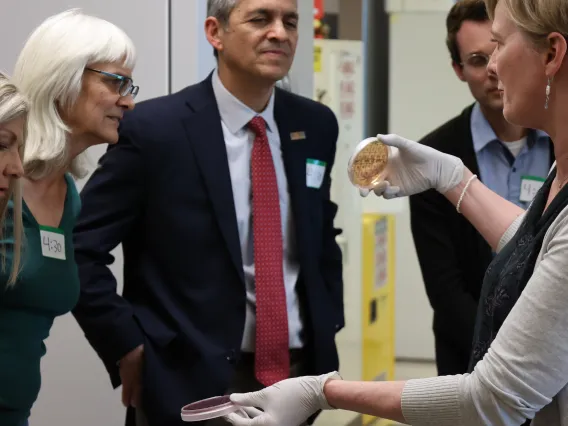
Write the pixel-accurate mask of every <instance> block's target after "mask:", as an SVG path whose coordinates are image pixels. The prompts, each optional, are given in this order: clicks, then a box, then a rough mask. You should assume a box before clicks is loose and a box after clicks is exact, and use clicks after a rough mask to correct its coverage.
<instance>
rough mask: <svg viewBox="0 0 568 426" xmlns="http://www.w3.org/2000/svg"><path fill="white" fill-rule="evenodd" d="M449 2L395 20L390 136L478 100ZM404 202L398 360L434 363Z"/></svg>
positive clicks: (427, 125) (434, 122)
mask: <svg viewBox="0 0 568 426" xmlns="http://www.w3.org/2000/svg"><path fill="white" fill-rule="evenodd" d="M406 1H408V0H406ZM449 3H450V1H449V0H447V1H445V3H444V4H442V6H443V7H441V6H440V5H441V2H437V0H433V2H432V4H433V6H432V7H438V10H440V11H438V12H435V11H434V12H413V11H411V9H407V11H406V12H403V13H394V14H392V15H391V33H390V37H391V38H390V60H389V62H390V92H389V97H390V104H389V114H390V117H389V132H392V133H397V134H400V135H402V136H405V137H407V138H410V139H414V140H418V139H420V138H421V137H422V136H424V135H426V134H427V133H428V132H430V131H431V130H433V129H435V128H436V127H438V126H439V125H441V124H442V123H444V122H445V121H447V120H448V119H449V118H451V117H453V116H455V115H457V114H458V113H459V112H461V110H462V109H463V108H464V107H465V106H466V105H467V104H469V103H471V102H472V101H473V98H472V97H471V94H470V92H469V90H468V89H467V86H466V85H465V83H462V82H461V81H459V80H458V79H457V77H456V76H455V74H454V72H453V70H452V68H451V66H450V60H449V54H448V51H447V49H446V46H445V37H446V30H445V19H446V13H447V12H446V11H447V10H448V9H449V6H448V4H449ZM424 4H425V3H424ZM424 4H423V3H420V5H421V7H422V8H424V7H425V6H424ZM446 6H447V7H446ZM408 10H410V11H408ZM456 143H460V141H456ZM399 201H400V200H399ZM403 203H404V206H403V208H402V211H401V213H399V215H398V216H397V241H396V244H397V248H396V255H397V268H396V282H397V289H396V291H397V294H396V300H397V302H396V355H397V357H399V358H400V357H402V358H422V359H434V337H433V334H432V309H431V308H430V304H429V302H428V299H427V298H426V292H425V291H424V283H423V281H422V276H421V274H420V268H419V266H418V260H417V257H416V251H415V249H414V243H413V241H412V235H411V232H410V214H409V209H408V202H407V200H404V201H403ZM385 204H386V203H385Z"/></svg>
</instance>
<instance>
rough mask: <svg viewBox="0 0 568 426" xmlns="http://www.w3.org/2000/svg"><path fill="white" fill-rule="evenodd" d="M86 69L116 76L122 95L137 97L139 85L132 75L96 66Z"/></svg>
mask: <svg viewBox="0 0 568 426" xmlns="http://www.w3.org/2000/svg"><path fill="white" fill-rule="evenodd" d="M85 69H86V70H89V71H93V72H98V73H99V74H102V75H105V76H107V77H111V78H114V79H115V80H116V81H117V82H120V84H119V86H118V93H119V94H120V96H128V95H131V96H132V98H133V99H134V98H136V95H137V94H138V89H139V87H138V86H135V85H134V81H133V80H132V79H131V78H130V77H125V76H123V75H119V74H113V73H111V72H106V71H101V70H97V69H94V68H85Z"/></svg>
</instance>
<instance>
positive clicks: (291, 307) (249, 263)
mask: <svg viewBox="0 0 568 426" xmlns="http://www.w3.org/2000/svg"><path fill="white" fill-rule="evenodd" d="M212 83H213V92H214V93H215V98H216V100H217V105H218V106H219V113H220V115H221V126H222V128H223V135H224V138H225V146H226V148H227V158H228V160H229V172H230V174H231V185H232V188H233V197H234V201H235V211H236V213H237V225H238V230H239V240H240V244H241V253H242V260H243V268H244V275H245V284H246V292H247V312H246V322H245V332H244V336H243V342H242V350H243V351H246V352H254V350H255V331H256V318H255V317H256V315H255V312H256V297H255V279H254V249H253V237H252V232H253V231H252V215H251V211H252V203H251V200H252V193H251V173H250V161H251V152H252V145H253V142H254V138H255V135H254V133H253V132H252V131H251V130H250V129H249V128H248V127H247V124H248V123H249V122H250V121H251V120H252V119H253V118H254V117H255V116H257V115H260V116H261V117H262V118H264V121H265V122H266V133H267V136H268V143H269V145H270V151H271V152H272V159H273V161H274V168H275V171H276V180H277V183H278V195H279V199H280V216H281V218H282V236H283V242H284V247H283V249H284V250H283V259H282V266H283V272H284V286H285V289H286V304H287V308H288V330H289V334H290V348H300V347H302V345H303V342H302V339H301V332H302V322H301V318H300V305H299V300H298V295H297V293H296V282H297V281H298V274H299V271H300V263H299V261H298V258H297V252H296V241H295V236H294V224H293V217H292V210H291V205H290V194H289V193H288V181H287V179H286V173H285V170H284V161H283V159H282V151H281V149H280V135H279V133H278V127H277V126H276V121H275V120H274V92H273V93H272V96H271V97H270V101H269V103H268V106H267V107H266V109H265V110H264V111H262V112H261V113H260V114H257V113H256V112H255V111H254V110H252V109H251V108H249V107H248V106H246V105H245V104H243V103H242V102H241V101H239V100H238V99H237V98H236V97H235V96H233V95H232V94H231V93H230V92H229V91H228V90H227V89H226V88H225V87H224V86H223V83H222V82H221V80H220V79H219V76H218V74H217V70H215V71H214V72H213V78H212Z"/></svg>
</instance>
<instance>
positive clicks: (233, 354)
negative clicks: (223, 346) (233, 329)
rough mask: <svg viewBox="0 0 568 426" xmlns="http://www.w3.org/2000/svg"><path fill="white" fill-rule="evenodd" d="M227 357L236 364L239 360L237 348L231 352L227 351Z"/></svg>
mask: <svg viewBox="0 0 568 426" xmlns="http://www.w3.org/2000/svg"><path fill="white" fill-rule="evenodd" d="M225 358H226V360H227V361H228V362H230V363H231V364H234V363H235V362H236V361H237V357H236V352H235V350H234V349H231V350H230V351H229V352H227V356H226V357H225Z"/></svg>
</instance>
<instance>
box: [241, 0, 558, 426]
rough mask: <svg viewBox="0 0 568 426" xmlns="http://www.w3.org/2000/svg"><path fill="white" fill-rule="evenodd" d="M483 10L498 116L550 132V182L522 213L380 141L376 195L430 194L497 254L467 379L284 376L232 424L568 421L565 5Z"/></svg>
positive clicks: (441, 166)
mask: <svg viewBox="0 0 568 426" xmlns="http://www.w3.org/2000/svg"><path fill="white" fill-rule="evenodd" d="M485 3H486V5H487V9H488V12H489V15H490V16H492V17H493V18H494V19H493V28H492V33H493V38H494V39H495V42H496V46H497V47H496V49H495V51H494V53H493V54H492V56H491V62H490V64H489V72H491V73H493V74H495V75H496V77H497V78H498V80H499V90H500V91H501V92H502V94H503V100H504V110H503V113H504V116H505V118H506V119H507V120H508V121H510V122H511V123H514V124H516V125H518V126H521V127H525V128H536V129H542V130H544V131H545V132H546V133H548V134H549V135H550V136H551V139H552V140H553V143H554V153H555V158H556V164H555V166H554V167H553V169H552V170H551V172H550V174H549V176H548V179H547V180H546V181H545V182H544V183H543V184H542V186H541V187H540V189H539V190H538V192H537V194H536V196H535V198H534V200H533V202H532V204H531V206H530V207H529V209H528V210H527V211H523V210H522V209H521V208H519V207H517V206H515V205H514V204H513V203H510V202H509V201H507V200H505V199H503V198H501V197H499V196H498V195H497V194H495V193H494V192H492V191H491V190H489V189H488V188H487V187H485V186H484V185H483V184H482V183H481V182H480V181H479V180H477V179H476V176H475V175H472V173H471V172H470V171H469V170H467V169H466V168H465V167H464V165H463V163H462V162H461V160H459V159H458V158H456V157H452V156H450V155H446V154H443V153H441V152H439V151H436V150H434V149H432V148H430V147H427V146H422V145H420V144H417V143H416V142H413V141H409V140H406V139H403V138H401V137H399V136H396V135H387V136H385V137H384V140H385V142H386V143H387V144H389V145H391V146H394V147H395V154H394V156H393V158H392V163H391V164H390V165H389V171H388V173H387V174H388V177H387V180H388V183H383V184H380V185H378V186H377V188H375V193H377V194H379V195H383V196H384V197H385V198H392V197H396V196H407V195H412V194H415V193H417V192H422V191H425V190H427V189H430V188H434V189H436V190H437V191H439V192H440V193H442V194H444V195H445V196H446V198H447V199H448V201H449V202H450V203H452V204H453V205H454V206H455V207H456V209H457V211H458V212H461V213H462V214H463V215H464V216H465V217H466V218H467V219H468V220H469V221H470V222H471V223H472V224H473V225H474V226H475V227H476V228H477V230H478V231H479V232H480V233H481V234H482V235H483V236H484V237H485V239H486V240H487V241H488V243H489V244H490V245H491V246H492V247H493V248H494V249H495V250H496V251H497V255H496V256H495V258H494V260H493V262H492V264H491V265H490V266H489V268H488V270H487V273H486V275H485V278H484V282H483V287H482V290H481V298H480V306H479V311H478V318H477V324H476V331H475V341H474V342H473V343H474V344H473V351H472V356H471V365H470V372H469V373H468V374H464V375H455V376H447V377H436V378H428V379H419V380H410V381H407V382H382V383H381V382H373V383H372V382H351V381H343V380H339V377H338V376H337V375H336V374H326V375H323V376H319V377H302V378H297V379H290V380H286V381H282V382H280V383H277V384H275V385H274V386H272V387H269V388H266V389H264V390H262V391H260V392H256V393H252V394H245V395H233V396H232V399H233V400H234V401H235V402H237V403H239V404H244V405H246V406H252V407H260V408H262V409H263V410H264V411H263V412H261V411H259V410H256V409H254V408H249V409H248V410H249V413H250V415H251V417H253V419H248V418H245V417H244V416H239V415H238V414H231V415H230V421H231V422H232V423H233V424H235V425H238V426H276V425H286V426H295V425H298V424H299V423H301V422H302V421H304V420H305V419H306V418H308V417H309V416H310V415H311V414H312V413H314V412H316V411H317V410H318V409H330V408H331V407H332V406H333V407H336V408H340V409H345V410H352V411H357V412H361V413H367V414H371V415H374V416H377V417H383V418H388V419H393V420H396V421H400V422H404V423H409V424H412V425H436V426H446V425H447V426H470V425H471V426H474V425H475V426H477V425H491V426H516V425H521V424H529V423H530V424H532V425H533V426H567V425H568V184H567V183H568V120H567V119H566V111H567V110H568V41H567V40H568V14H567V13H566V11H567V10H568V0H485ZM456 142H459V141H456ZM391 166H392V167H391ZM529 184H530V185H534V184H535V183H534V182H533V183H530V182H529ZM363 195H364V194H363Z"/></svg>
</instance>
